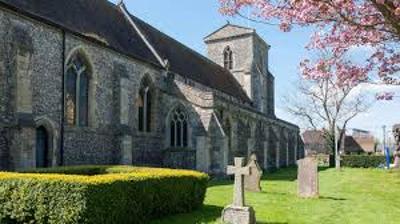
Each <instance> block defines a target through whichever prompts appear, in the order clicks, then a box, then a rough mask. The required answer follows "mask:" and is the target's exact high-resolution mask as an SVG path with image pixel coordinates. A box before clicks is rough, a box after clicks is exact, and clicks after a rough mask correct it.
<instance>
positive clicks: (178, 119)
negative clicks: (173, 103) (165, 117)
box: [170, 108, 188, 148]
mask: <svg viewBox="0 0 400 224" xmlns="http://www.w3.org/2000/svg"><path fill="white" fill-rule="evenodd" d="M170 120H171V121H170V143H171V144H170V146H171V147H178V148H182V147H187V146H188V117H187V115H186V113H185V112H184V111H183V110H182V109H181V108H177V109H175V110H174V112H173V113H172V114H171V117H170Z"/></svg>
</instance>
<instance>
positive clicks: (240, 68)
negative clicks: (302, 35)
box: [0, 0, 303, 174]
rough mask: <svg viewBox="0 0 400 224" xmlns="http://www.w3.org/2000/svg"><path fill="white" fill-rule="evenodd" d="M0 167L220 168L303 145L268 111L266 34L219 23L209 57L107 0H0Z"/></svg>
mask: <svg viewBox="0 0 400 224" xmlns="http://www.w3.org/2000/svg"><path fill="white" fill-rule="evenodd" d="M0 40H1V42H0V169H3V170H16V169H23V168H32V167H51V166H59V165H82V164H133V165H138V166H139V165H140V166H141V165H143V166H157V167H174V168H188V169H197V170H201V171H205V172H208V173H212V174H220V173H222V172H224V170H225V168H226V166H227V164H230V163H232V161H233V158H234V157H235V156H246V157H247V156H248V155H249V154H250V153H252V152H254V153H256V154H257V156H258V161H259V163H260V164H261V166H263V167H264V168H265V169H274V168H279V167H283V166H289V165H293V164H295V162H296V160H297V159H298V158H300V157H302V156H303V147H302V141H301V139H300V137H299V128H298V127H297V126H296V125H294V124H290V123H288V122H285V121H283V120H280V119H278V118H277V117H276V116H275V111H274V98H275V96H274V76H273V75H272V74H271V73H270V72H269V69H268V63H269V62H268V52H269V49H270V46H269V45H268V44H267V43H266V42H265V41H264V40H263V39H261V38H260V36H259V35H258V34H257V33H256V31H255V30H254V29H250V28H246V27H241V26H236V25H232V24H226V25H225V26H223V27H222V28H220V29H218V30H217V31H215V32H213V33H211V34H210V35H208V36H207V37H205V39H204V40H205V43H206V45H207V50H208V57H204V56H202V55H201V54H199V53H197V52H195V51H193V50H191V49H190V48H189V47H187V46H185V45H183V44H181V43H179V42H178V41H176V40H174V39H173V38H171V37H169V36H167V35H166V34H164V33H162V32H160V31H159V30H157V29H155V28H154V27H152V26H151V25H149V24H147V23H146V22H144V21H142V20H140V19H139V18H137V17H135V16H134V15H132V14H131V13H129V12H128V11H127V9H126V7H125V6H124V4H123V2H121V3H120V4H118V5H114V4H112V3H110V2H108V1H107V0H68V1H65V0H0Z"/></svg>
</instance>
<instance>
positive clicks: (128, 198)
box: [0, 166, 208, 224]
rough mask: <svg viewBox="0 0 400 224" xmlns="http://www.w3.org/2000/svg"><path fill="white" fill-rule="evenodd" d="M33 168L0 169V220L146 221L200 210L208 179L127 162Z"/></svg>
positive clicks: (67, 223) (42, 221)
mask: <svg viewBox="0 0 400 224" xmlns="http://www.w3.org/2000/svg"><path fill="white" fill-rule="evenodd" d="M35 172H37V173H0V223H54V224H55V223H57V224H58V223H65V224H75V223H90V224H92V223H93V224H95V223H96V224H101V223H147V222H148V220H149V219H153V218H158V217H162V216H166V215H171V214H176V213H184V212H190V211H192V210H194V209H196V208H199V207H200V206H201V205H202V204H203V201H204V197H205V193H206V188H207V182H208V176H207V175H206V174H203V173H199V172H195V171H184V170H170V169H152V168H136V167H128V166H114V167H107V166H91V167H87V166H86V167H63V168H56V169H46V170H37V171H35ZM43 173H46V174H43ZM78 174H79V175H78ZM89 175H90V176H89Z"/></svg>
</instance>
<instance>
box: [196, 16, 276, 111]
mask: <svg viewBox="0 0 400 224" xmlns="http://www.w3.org/2000/svg"><path fill="white" fill-rule="evenodd" d="M204 41H205V43H206V44H207V51H208V57H209V58H210V59H211V60H213V61H214V62H216V63H217V64H219V65H221V66H223V67H225V68H226V69H228V70H230V71H231V73H232V74H233V75H234V76H235V78H236V79H237V81H238V82H239V83H240V85H241V86H242V88H243V89H244V91H245V92H246V93H247V95H248V96H249V98H250V99H251V100H252V101H253V106H254V108H255V109H257V110H258V111H259V112H261V113H264V114H266V115H268V116H271V117H274V116H275V106H274V76H273V75H272V74H271V73H270V72H269V69H268V51H269V49H270V46H269V45H268V44H267V43H266V42H265V41H264V40H263V39H262V38H261V37H260V36H259V35H258V34H257V33H256V31H255V30H254V29H250V28H246V27H241V26H237V25H232V24H229V23H228V24H226V25H225V26H223V27H221V28H220V29H218V30H217V31H215V32H213V33H212V34H210V35H208V36H207V37H205V39H204Z"/></svg>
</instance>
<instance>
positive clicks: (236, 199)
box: [222, 158, 256, 224]
mask: <svg viewBox="0 0 400 224" xmlns="http://www.w3.org/2000/svg"><path fill="white" fill-rule="evenodd" d="M243 163H244V158H235V166H228V172H227V173H228V175H235V184H234V191H233V204H232V205H229V206H228V207H226V208H225V209H224V211H223V212H222V222H224V223H229V224H255V223H256V217H255V212H254V209H253V208H252V207H246V206H245V197H244V177H243V176H248V175H250V168H249V167H243Z"/></svg>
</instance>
